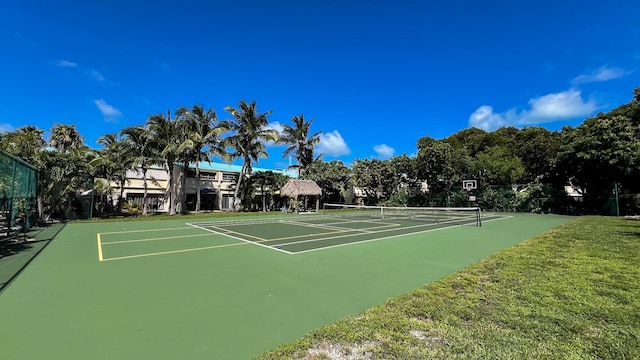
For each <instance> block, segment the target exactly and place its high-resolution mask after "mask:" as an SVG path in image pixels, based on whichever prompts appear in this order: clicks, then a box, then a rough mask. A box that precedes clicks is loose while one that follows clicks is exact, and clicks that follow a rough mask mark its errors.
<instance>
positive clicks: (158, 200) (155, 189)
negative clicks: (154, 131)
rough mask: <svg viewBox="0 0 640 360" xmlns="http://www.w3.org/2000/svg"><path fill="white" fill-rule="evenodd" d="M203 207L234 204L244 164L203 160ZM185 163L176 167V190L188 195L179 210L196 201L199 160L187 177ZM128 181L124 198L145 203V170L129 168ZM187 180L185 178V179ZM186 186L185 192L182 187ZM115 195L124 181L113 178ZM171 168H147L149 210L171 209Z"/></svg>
mask: <svg viewBox="0 0 640 360" xmlns="http://www.w3.org/2000/svg"><path fill="white" fill-rule="evenodd" d="M198 166H199V168H200V209H201V210H226V209H230V208H231V207H232V204H233V192H234V190H235V184H236V181H237V179H238V176H239V174H240V170H241V168H242V166H240V165H231V164H225V163H215V162H212V163H208V162H200V163H199V164H198ZM182 170H183V169H182V166H180V165H176V166H174V169H173V174H174V182H175V184H174V186H175V187H176V194H184V198H183V199H180V198H179V195H178V196H177V197H178V199H176V200H177V204H178V205H177V206H178V208H177V210H178V211H182V210H187V211H189V210H195V202H196V189H197V186H196V185H197V184H196V181H197V180H196V178H195V164H192V165H190V166H189V169H188V170H187V173H186V179H182V174H183V171H182ZM259 171H273V172H276V173H281V174H284V175H287V176H290V177H292V178H296V177H297V176H298V174H297V172H296V171H283V170H272V169H263V168H255V167H254V168H253V173H256V172H259ZM127 178H128V181H127V182H126V183H125V186H124V192H123V198H124V199H126V200H127V202H129V203H136V204H138V205H139V206H140V207H142V203H143V197H144V180H143V178H142V171H141V170H140V169H138V170H129V171H128V172H127ZM183 180H184V181H183ZM183 186H184V192H182V191H181V189H182V188H183ZM110 188H111V191H112V193H113V195H114V198H117V197H118V195H119V194H120V184H119V183H115V182H112V183H111V184H110ZM168 189H169V172H168V171H167V170H166V169H163V168H159V167H154V168H150V169H149V170H147V204H148V209H149V211H152V212H168V211H169V196H168Z"/></svg>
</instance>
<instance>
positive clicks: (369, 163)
mask: <svg viewBox="0 0 640 360" xmlns="http://www.w3.org/2000/svg"><path fill="white" fill-rule="evenodd" d="M352 168H353V182H354V185H355V186H358V187H359V188H361V189H362V190H363V191H364V192H365V193H366V195H367V203H368V205H377V204H378V203H379V202H380V201H383V200H386V199H388V198H389V197H390V196H391V195H393V194H395V193H396V192H397V190H398V184H399V181H400V179H399V178H398V176H397V175H396V172H395V169H394V168H393V166H392V165H391V161H389V160H379V159H372V160H368V159H364V160H360V159H358V160H355V161H354V162H353V166H352Z"/></svg>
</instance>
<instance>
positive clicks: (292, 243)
mask: <svg viewBox="0 0 640 360" xmlns="http://www.w3.org/2000/svg"><path fill="white" fill-rule="evenodd" d="M452 221H453V220H452ZM450 222H451V221H450ZM440 224H442V223H440ZM434 225H438V224H420V225H413V226H406V227H403V228H402V229H403V230H404V229H413V228H424V227H431V226H434ZM463 225H467V224H456V225H454V226H463ZM395 230H399V229H386V230H380V231H375V232H374V233H375V234H377V233H382V232H387V231H395ZM409 234H413V233H405V235H409ZM360 235H362V234H349V235H343V236H330V237H326V238H319V239H309V240H302V241H295V242H290V243H284V244H278V245H280V246H285V245H296V244H303V243H308V242H315V241H324V240H333V239H340V238H345V237H352V236H360ZM355 242H356V243H357V242H358V241H355Z"/></svg>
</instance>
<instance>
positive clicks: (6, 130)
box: [0, 123, 13, 133]
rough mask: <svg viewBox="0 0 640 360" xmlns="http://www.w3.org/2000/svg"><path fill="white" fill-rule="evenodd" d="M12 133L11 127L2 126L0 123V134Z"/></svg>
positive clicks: (8, 125) (7, 125)
mask: <svg viewBox="0 0 640 360" xmlns="http://www.w3.org/2000/svg"><path fill="white" fill-rule="evenodd" d="M10 131H13V126H11V125H10V124H2V123H0V133H4V132H10Z"/></svg>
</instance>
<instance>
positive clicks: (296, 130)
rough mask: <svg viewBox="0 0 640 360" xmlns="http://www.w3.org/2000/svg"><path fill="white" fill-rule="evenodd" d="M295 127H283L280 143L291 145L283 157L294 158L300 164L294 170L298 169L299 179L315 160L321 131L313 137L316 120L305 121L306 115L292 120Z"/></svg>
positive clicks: (285, 125)
mask: <svg viewBox="0 0 640 360" xmlns="http://www.w3.org/2000/svg"><path fill="white" fill-rule="evenodd" d="M291 121H292V122H293V126H291V125H289V124H284V125H282V134H281V136H280V140H279V142H280V143H281V144H285V145H289V147H288V148H286V149H285V151H284V152H283V153H282V157H283V158H286V157H288V156H294V157H295V158H296V160H297V161H298V164H296V165H293V166H292V167H293V168H297V169H298V177H300V175H301V172H302V170H304V169H305V168H306V167H308V166H309V165H310V164H311V163H312V162H313V161H314V160H316V159H314V148H315V145H316V144H318V143H319V142H320V134H322V132H321V131H319V132H316V133H315V134H313V135H311V124H313V121H314V119H311V120H309V121H305V119H304V114H300V115H296V116H294V117H292V118H291Z"/></svg>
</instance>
